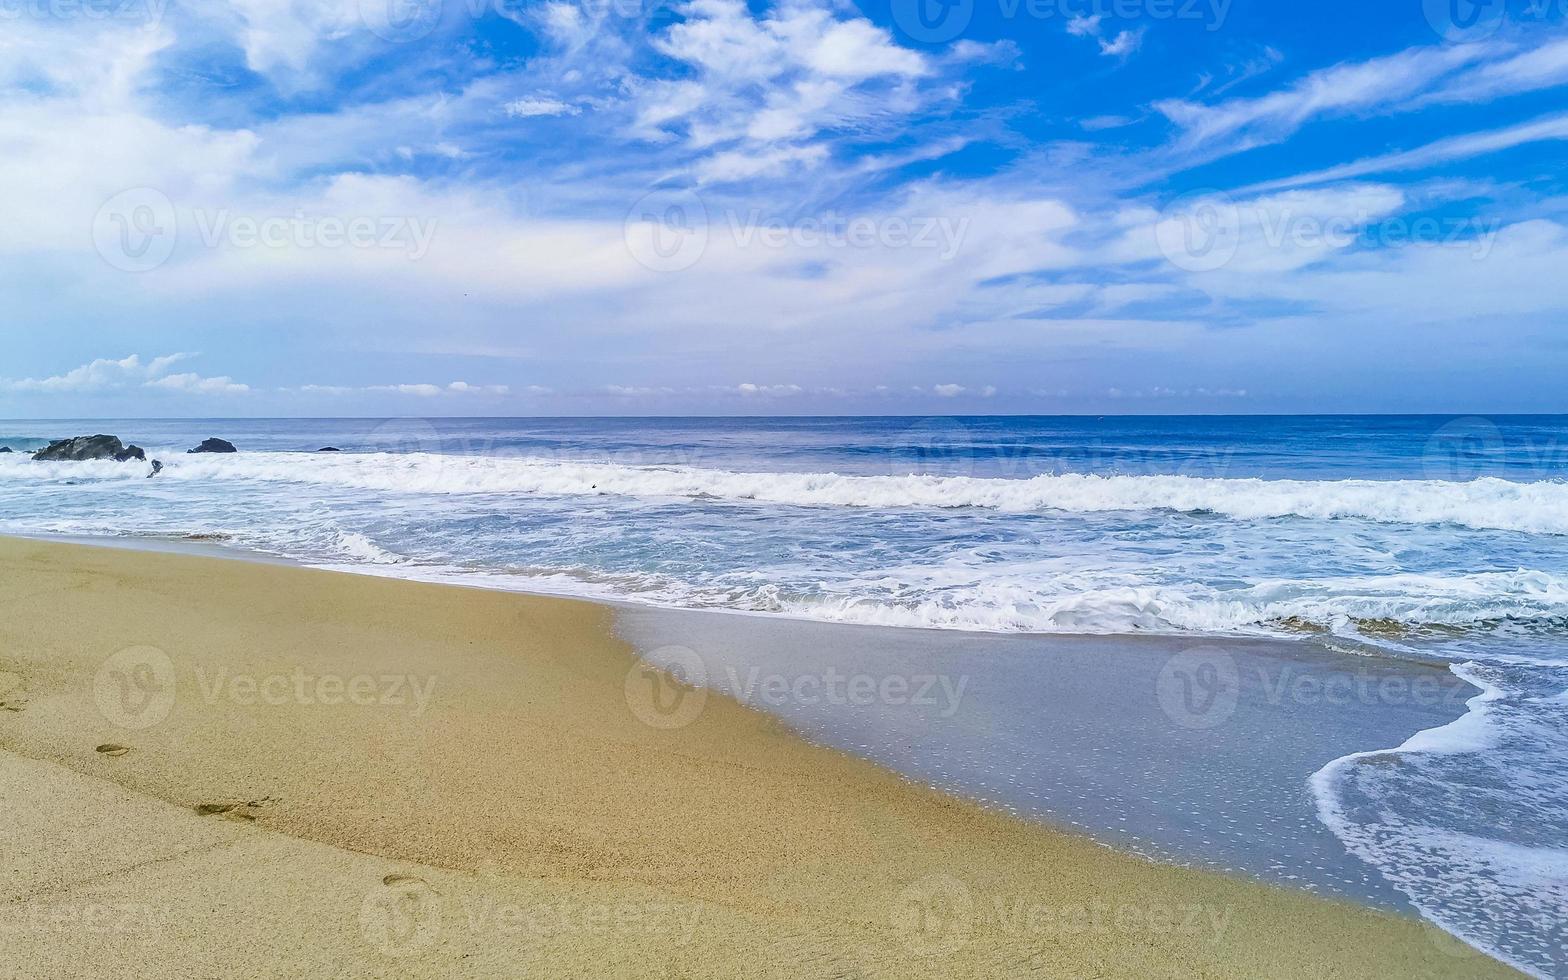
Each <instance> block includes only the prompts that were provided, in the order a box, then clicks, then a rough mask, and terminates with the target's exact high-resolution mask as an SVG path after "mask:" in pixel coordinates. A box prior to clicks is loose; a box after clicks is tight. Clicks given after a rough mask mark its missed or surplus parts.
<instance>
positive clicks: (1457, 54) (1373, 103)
mask: <svg viewBox="0 0 1568 980" xmlns="http://www.w3.org/2000/svg"><path fill="white" fill-rule="evenodd" d="M1495 51H1496V49H1495V48H1494V47H1491V46H1486V45H1441V46H1428V47H1420V48H1410V49H1407V50H1405V51H1401V52H1399V53H1397V54H1393V55H1387V56H1384V57H1381V58H1373V59H1371V60H1368V61H1363V62H1355V63H1348V64H1342V65H1335V66H1334V67H1332V68H1324V69H1320V70H1318V71H1314V72H1311V73H1310V74H1308V75H1307V76H1306V77H1304V78H1302V79H1300V80H1299V81H1297V82H1296V83H1295V84H1293V85H1291V86H1289V87H1288V88H1284V89H1280V90H1277V91H1274V92H1271V93H1269V94H1268V95H1264V96H1259V97H1257V98H1239V99H1231V100H1229V101H1225V102H1220V103H1216V104H1214V105H1203V104H1200V103H1195V102H1188V101H1185V100H1182V99H1166V100H1163V101H1160V102H1156V103H1155V104H1154V107H1155V109H1157V110H1159V111H1160V112H1161V113H1162V114H1163V115H1165V116H1166V118H1168V119H1170V120H1171V122H1173V123H1175V124H1176V125H1177V126H1179V127H1181V129H1182V131H1183V132H1182V139H1181V144H1182V145H1183V146H1184V147H1187V148H1189V149H1190V148H1196V147H1199V146H1207V145H1209V144H1212V143H1218V142H1220V141H1224V142H1226V143H1227V144H1228V145H1227V150H1228V151H1231V152H1234V150H1235V149H1237V148H1245V147H1247V146H1254V145H1258V144H1260V143H1265V142H1274V141H1277V140H1280V139H1283V138H1285V137H1286V136H1289V135H1290V134H1291V133H1294V132H1295V131H1296V130H1297V129H1299V128H1300V127H1301V126H1303V125H1305V124H1306V123H1307V122H1309V121H1311V120H1313V119H1316V118H1319V117H1323V116H1333V115H1344V114H1348V113H1353V112H1363V111H1371V110H1378V109H1388V108H1391V107H1398V106H1399V105H1400V104H1401V103H1403V102H1405V101H1407V100H1409V99H1411V98H1412V97H1414V96H1416V95H1419V94H1421V93H1422V92H1425V91H1427V90H1428V89H1430V88H1431V86H1432V85H1433V84H1434V83H1435V82H1437V81H1439V80H1440V79H1442V78H1444V77H1445V76H1447V75H1449V74H1450V73H1452V72H1454V71H1456V70H1457V69H1459V68H1462V67H1464V66H1466V65H1469V64H1473V63H1475V62H1476V61H1478V60H1481V59H1483V58H1484V57H1486V56H1487V55H1488V54H1492V53H1495Z"/></svg>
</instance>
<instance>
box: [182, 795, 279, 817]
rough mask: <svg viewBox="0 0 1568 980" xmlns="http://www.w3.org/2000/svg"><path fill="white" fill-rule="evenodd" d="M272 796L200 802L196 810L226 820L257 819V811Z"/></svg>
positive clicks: (270, 800) (206, 815)
mask: <svg viewBox="0 0 1568 980" xmlns="http://www.w3.org/2000/svg"><path fill="white" fill-rule="evenodd" d="M270 802H272V799H271V797H267V798H265V799H260V800H250V801H235V802H232V803H198V804H197V805H196V812H197V813H199V814H201V815H202V816H204V817H222V818H223V819H225V820H243V821H246V822H249V821H251V820H255V819H256V817H257V816H258V814H257V812H256V811H258V810H260V809H261V808H262V807H264V806H266V805H267V804H268V803H270Z"/></svg>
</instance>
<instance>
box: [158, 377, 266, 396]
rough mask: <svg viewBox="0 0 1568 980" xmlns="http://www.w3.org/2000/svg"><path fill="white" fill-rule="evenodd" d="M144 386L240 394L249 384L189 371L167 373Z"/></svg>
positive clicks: (248, 388) (220, 393)
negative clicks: (205, 376) (184, 372)
mask: <svg viewBox="0 0 1568 980" xmlns="http://www.w3.org/2000/svg"><path fill="white" fill-rule="evenodd" d="M145 386H146V387H148V388H164V389H167V390H169V391H184V392H190V393H192V394H198V395H240V394H244V393H245V392H247V391H250V386H249V385H244V384H240V383H238V382H236V381H235V380H234V379H233V378H230V377H227V376H220V377H216V378H204V377H202V376H201V375H199V374H191V373H186V374H167V375H164V376H163V377H161V378H154V379H153V380H151V381H148V382H146V385H145Z"/></svg>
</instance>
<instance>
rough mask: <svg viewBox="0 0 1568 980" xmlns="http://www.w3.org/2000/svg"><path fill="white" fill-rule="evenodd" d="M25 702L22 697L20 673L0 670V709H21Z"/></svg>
mask: <svg viewBox="0 0 1568 980" xmlns="http://www.w3.org/2000/svg"><path fill="white" fill-rule="evenodd" d="M26 704H27V699H26V698H24V697H22V675H20V674H13V673H11V672H9V671H4V670H0V711H21V710H22V708H23V706H25V705H26Z"/></svg>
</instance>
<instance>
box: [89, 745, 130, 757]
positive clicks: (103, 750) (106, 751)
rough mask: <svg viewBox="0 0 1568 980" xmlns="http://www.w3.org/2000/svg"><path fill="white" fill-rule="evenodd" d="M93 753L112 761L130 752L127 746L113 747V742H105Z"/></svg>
mask: <svg viewBox="0 0 1568 980" xmlns="http://www.w3.org/2000/svg"><path fill="white" fill-rule="evenodd" d="M93 751H95V752H97V753H98V754H99V755H106V756H109V757H110V758H112V759H118V758H119V757H120V756H122V755H124V754H125V753H127V752H129V751H131V749H130V746H128V745H115V744H114V743H113V742H105V743H103V744H102V745H100V746H98V748H96V749H94V750H93Z"/></svg>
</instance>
